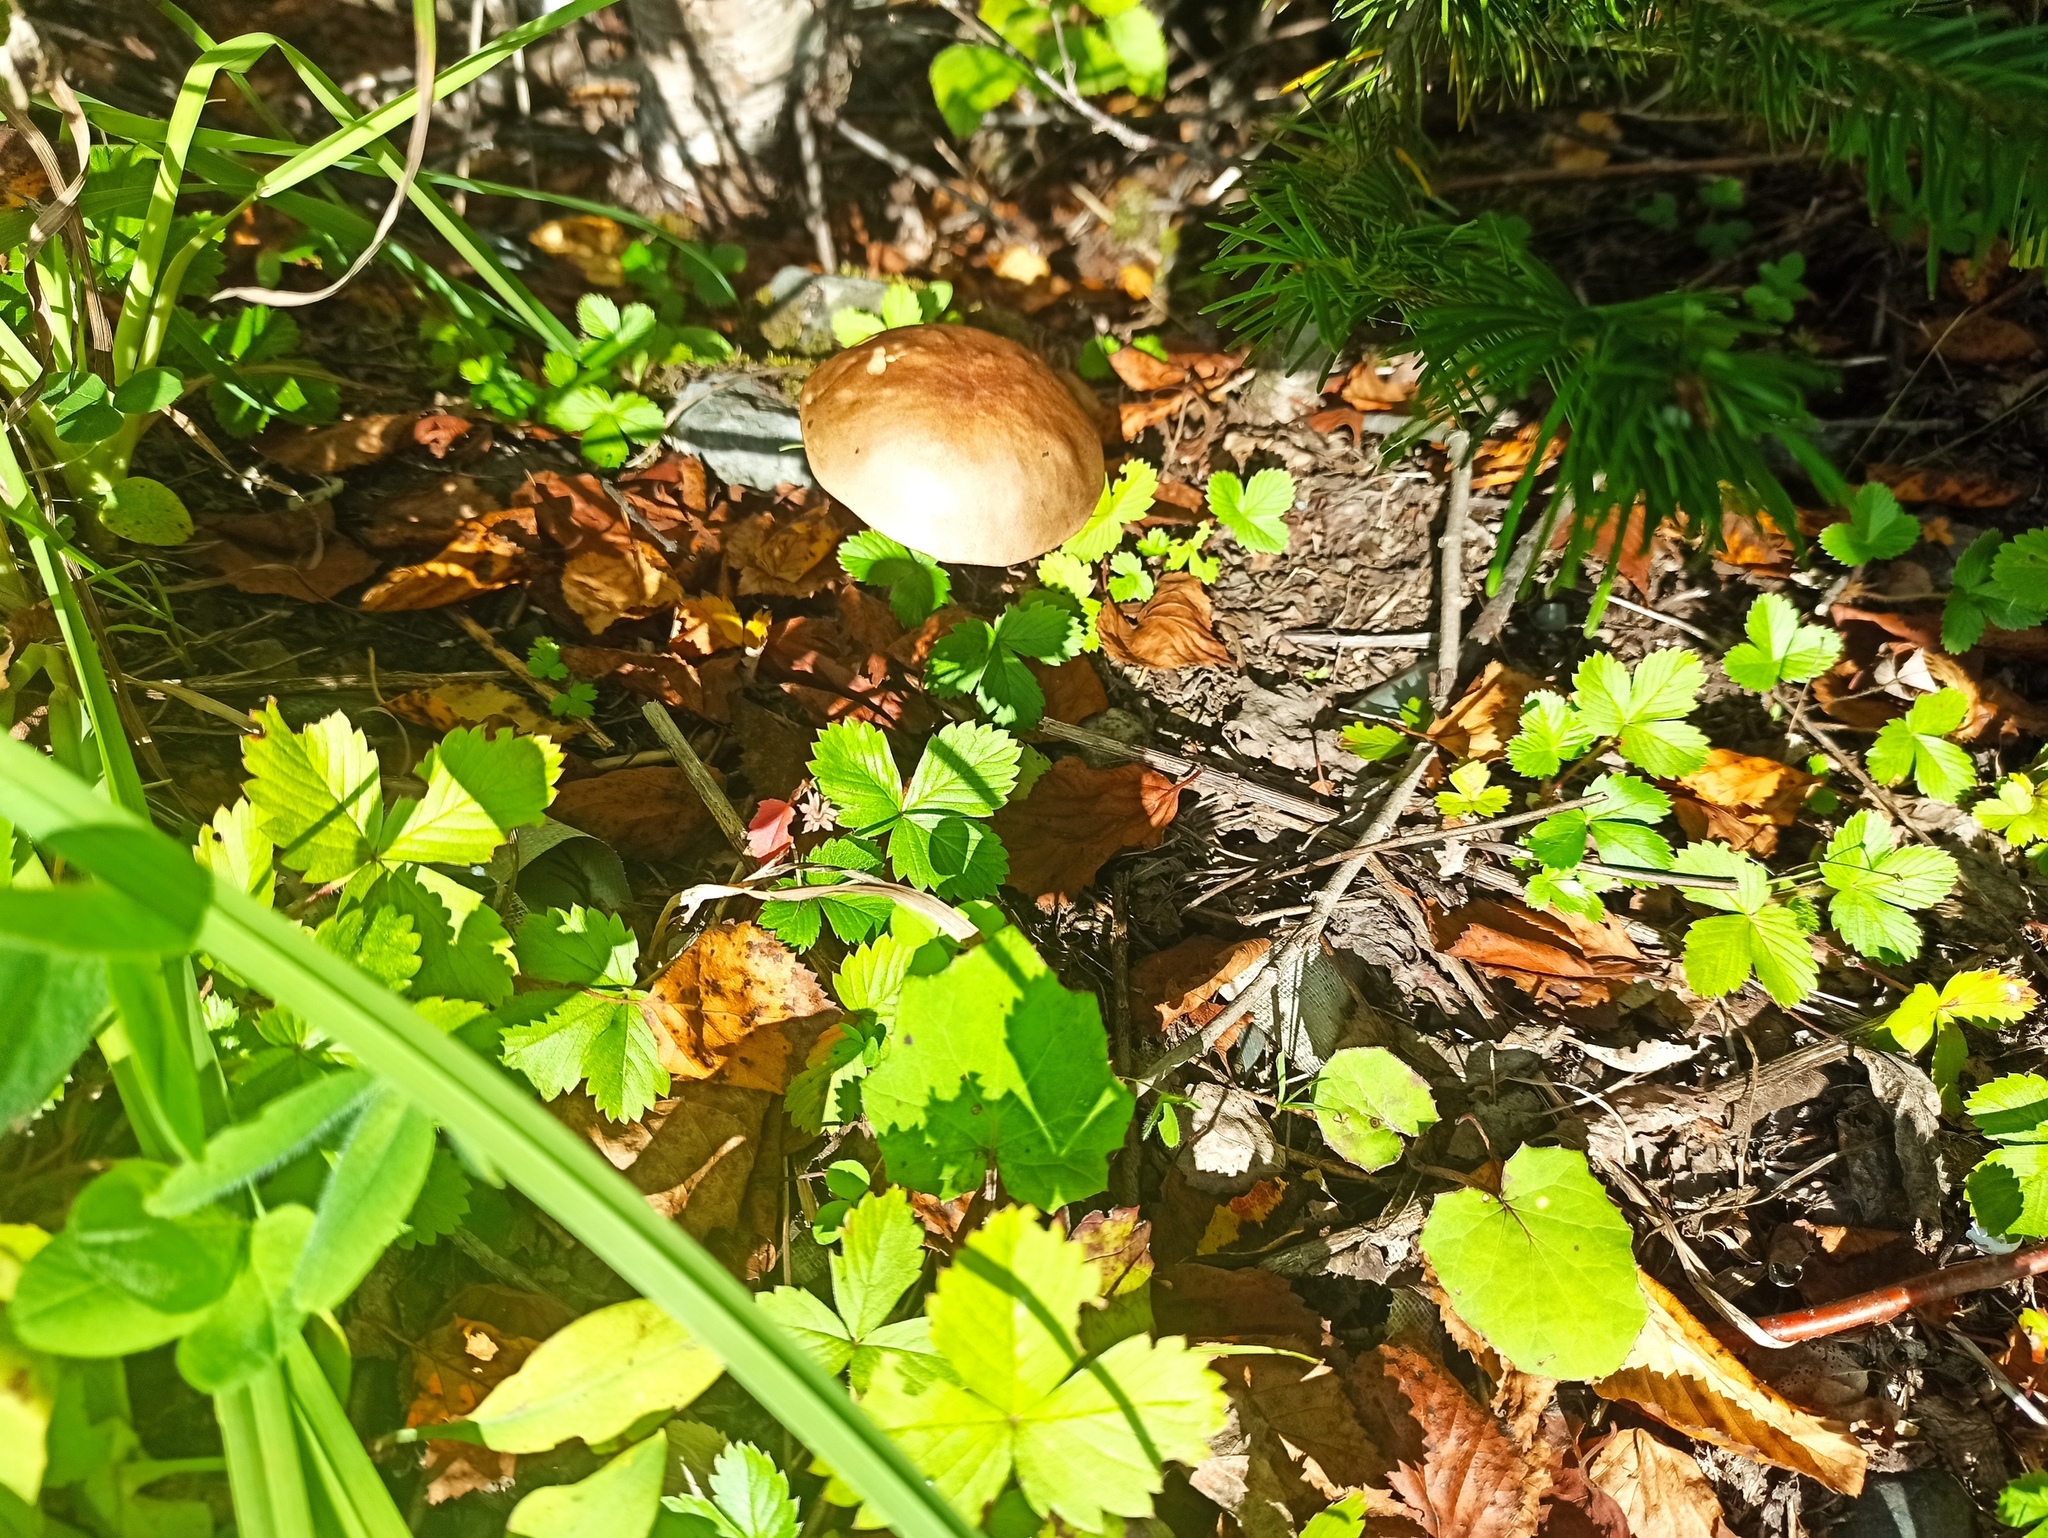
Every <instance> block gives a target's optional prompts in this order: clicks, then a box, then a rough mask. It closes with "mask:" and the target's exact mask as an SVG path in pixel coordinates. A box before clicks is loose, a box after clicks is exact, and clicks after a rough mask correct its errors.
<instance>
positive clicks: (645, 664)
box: [562, 646, 741, 722]
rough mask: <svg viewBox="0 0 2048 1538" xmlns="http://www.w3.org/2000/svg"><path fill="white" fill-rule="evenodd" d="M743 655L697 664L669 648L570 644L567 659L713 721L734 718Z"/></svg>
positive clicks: (585, 671)
mask: <svg viewBox="0 0 2048 1538" xmlns="http://www.w3.org/2000/svg"><path fill="white" fill-rule="evenodd" d="M740 660H741V659H740V658H738V657H737V656H733V655H727V656H723V657H713V658H712V659H711V660H710V661H708V662H705V663H702V664H701V665H692V664H691V663H688V662H685V661H684V660H683V659H682V658H681V657H677V656H673V655H671V654H669V653H667V652H633V651H625V650H622V649H620V648H618V647H613V646H565V647H563V648H562V662H563V665H564V666H566V667H567V668H568V669H569V671H570V672H571V673H573V674H575V675H576V676H577V677H578V678H587V679H590V680H592V681H593V682H594V681H596V680H598V679H607V678H608V679H610V680H611V681H612V682H613V683H615V684H617V685H619V686H620V687H621V688H622V689H625V690H626V691H627V692H629V693H632V694H637V695H638V696H640V698H642V699H647V700H660V701H661V702H662V703H663V704H665V705H673V706H675V707H677V708H678V709H681V710H687V711H689V712H690V713H691V714H692V715H698V716H702V717H703V718H704V719H705V720H707V721H720V722H727V721H730V720H731V719H732V711H733V706H734V703H735V702H736V701H737V700H738V698H739V692H740V683H741V679H740Z"/></svg>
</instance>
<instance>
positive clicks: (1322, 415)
mask: <svg viewBox="0 0 2048 1538" xmlns="http://www.w3.org/2000/svg"><path fill="white" fill-rule="evenodd" d="M1302 426H1304V427H1306V428H1307V429H1308V430H1309V431H1310V432H1312V433H1336V432H1345V431H1349V432H1350V434H1351V436H1352V439H1353V440H1354V441H1355V440H1356V439H1357V438H1358V437H1359V436H1360V435H1361V434H1363V433H1364V432H1365V413H1364V412H1362V411H1360V410H1359V409H1358V408H1357V407H1356V406H1325V407H1324V408H1323V409H1322V410H1321V411H1312V412H1310V413H1309V414H1308V415H1307V416H1305V417H1303V418H1302Z"/></svg>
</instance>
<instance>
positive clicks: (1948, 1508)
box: [1835, 1469, 1977, 1538]
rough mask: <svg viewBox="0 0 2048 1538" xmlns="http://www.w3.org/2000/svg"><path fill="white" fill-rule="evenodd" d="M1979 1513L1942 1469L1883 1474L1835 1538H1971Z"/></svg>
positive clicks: (1869, 1486)
mask: <svg viewBox="0 0 2048 1538" xmlns="http://www.w3.org/2000/svg"><path fill="white" fill-rule="evenodd" d="M1976 1531H1977V1511H1976V1508H1975V1507H1974V1506H1973V1505H1971V1503H1970V1497H1969V1496H1968V1495H1966V1494H1964V1493H1963V1487H1962V1486H1961V1485H1959V1484H1957V1483H1956V1482H1955V1480H1953V1479H1952V1478H1950V1477H1949V1476H1948V1475H1947V1474H1945V1473H1943V1472H1942V1471H1941V1470H1940V1469H1916V1470H1915V1471H1914V1472H1912V1473H1910V1474H1880V1475H1878V1476H1877V1477H1876V1478H1875V1479H1873V1480H1871V1481H1870V1483H1869V1484H1867V1485H1865V1486H1864V1487H1863V1494H1862V1495H1860V1496H1858V1497H1857V1499H1856V1504H1855V1505H1853V1506H1851V1507H1850V1508H1849V1520H1848V1521H1846V1522H1844V1523H1843V1524H1842V1525H1841V1526H1840V1527H1838V1528H1836V1529H1835V1538H1971V1535H1972V1534H1974V1533H1975V1532H1976Z"/></svg>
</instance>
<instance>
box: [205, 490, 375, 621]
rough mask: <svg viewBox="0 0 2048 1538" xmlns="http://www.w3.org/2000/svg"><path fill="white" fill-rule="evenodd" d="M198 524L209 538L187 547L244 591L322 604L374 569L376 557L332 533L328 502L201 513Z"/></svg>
mask: <svg viewBox="0 0 2048 1538" xmlns="http://www.w3.org/2000/svg"><path fill="white" fill-rule="evenodd" d="M198 523H199V528H200V530H201V532H202V533H203V534H205V535H208V536H211V538H210V540H208V541H206V542H200V543H194V544H192V545H189V546H187V550H188V551H189V552H190V553H191V554H192V555H193V556H195V557H197V558H198V559H199V560H200V561H202V562H204V563H205V564H206V565H208V566H211V567H212V568H213V569H214V570H215V571H217V572H219V573H220V574H221V575H222V576H224V577H226V578H227V579H228V582H229V584H230V585H231V586H233V587H235V588H237V589H239V590H240V591H241V592H244V593H277V594H279V595H281V596H283V597H286V598H298V599H302V600H304V601H305V602H307V603H325V602H326V601H327V600H328V599H330V598H332V597H333V596H334V595H335V594H336V593H339V592H340V591H341V590H342V589H343V588H345V587H354V586H355V585H356V584H357V583H358V582H364V581H367V580H368V579H369V578H370V576H371V575H372V574H373V573H374V572H375V571H376V570H377V558H376V557H375V556H373V555H371V554H370V553H369V552H368V551H366V550H364V549H363V548H362V546H360V545H358V544H355V543H354V542H352V541H350V540H347V539H344V538H343V537H342V536H341V535H339V534H337V533H335V532H334V507H333V504H332V503H328V502H322V503H319V504H318V505H316V506H315V507H312V508H310V509H306V510H304V511H301V512H295V513H236V514H230V515H224V516H220V517H209V518H201V519H199V520H198Z"/></svg>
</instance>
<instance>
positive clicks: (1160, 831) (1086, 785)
mask: <svg viewBox="0 0 2048 1538" xmlns="http://www.w3.org/2000/svg"><path fill="white" fill-rule="evenodd" d="M1179 810H1180V789H1179V787H1178V786H1176V785H1175V784H1174V783H1173V781H1171V780H1169V779H1168V778H1167V777H1166V776H1165V775H1163V774H1160V773H1159V772H1158V771H1157V770H1154V769H1147V768H1145V767H1144V765H1142V764H1118V765H1117V766H1116V767H1115V768H1112V769H1091V768H1089V767H1088V765H1087V763H1086V762H1085V761H1083V760H1082V759H1079V758H1062V759H1057V760H1055V761H1054V763H1053V766H1052V767H1051V768H1050V769H1048V770H1047V771H1046V772H1045V773H1044V774H1043V775H1042V776H1040V777H1039V781H1038V783H1037V784H1036V785H1033V786H1032V787H1031V794H1030V795H1028V796H1026V797H1025V798H1024V799H1023V800H1021V801H1012V802H1010V803H1009V804H1008V805H1007V806H1005V807H1004V808H1003V809H1002V810H1001V811H999V812H997V813H996V815H995V830H996V832H997V833H998V834H1000V835H1001V837H1002V840H1003V847H1004V848H1006V849H1008V850H1009V851H1010V874H1009V877H1008V878H1007V879H1008V883H1009V885H1011V886H1013V887H1015V888H1016V889H1017V890H1018V891H1020V892H1022V893H1023V894H1024V895H1025V896H1026V897H1035V898H1038V899H1039V900H1040V905H1041V906H1049V905H1050V903H1049V902H1048V899H1049V900H1050V901H1051V902H1062V901H1067V900H1070V899H1071V898H1072V897H1073V896H1074V894H1075V893H1077V892H1079V891H1080V890H1081V889H1082V888H1083V887H1085V886H1087V885H1088V883H1089V882H1091V881H1093V880H1094V879H1095V873H1096V872H1097V871H1099V870H1100V869H1101V868H1102V866H1103V863H1104V862H1105V861H1107V860H1108V859H1109V858H1110V857H1111V856H1112V855H1115V854H1117V853H1118V852H1120V851H1122V850H1125V849H1156V848H1158V847H1159V841H1160V840H1161V839H1162V838H1164V837H1165V836H1166V828H1167V825H1168V824H1169V823H1171V822H1172V821H1173V819H1174V814H1175V813H1176V812H1178V811H1179Z"/></svg>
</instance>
